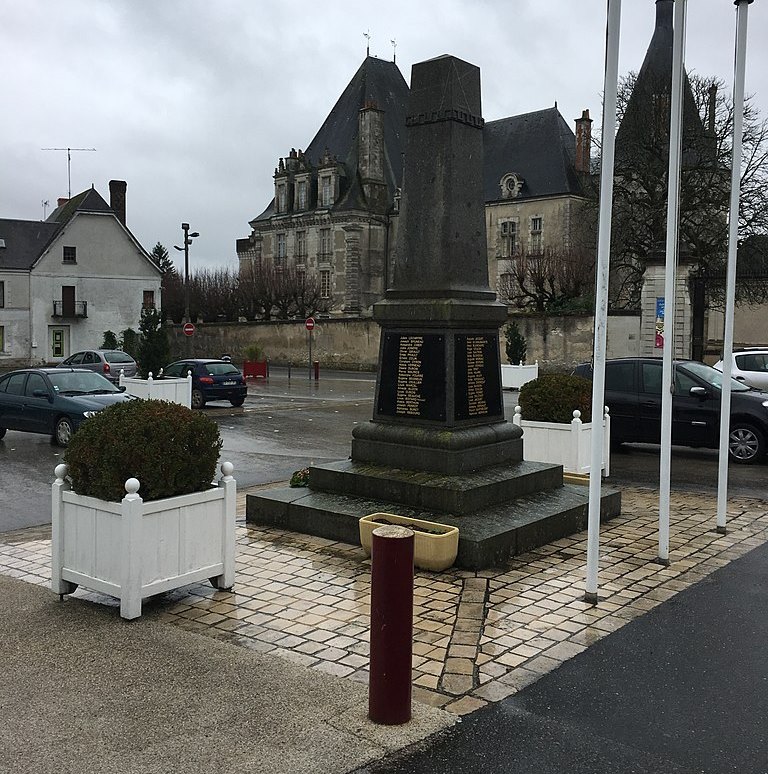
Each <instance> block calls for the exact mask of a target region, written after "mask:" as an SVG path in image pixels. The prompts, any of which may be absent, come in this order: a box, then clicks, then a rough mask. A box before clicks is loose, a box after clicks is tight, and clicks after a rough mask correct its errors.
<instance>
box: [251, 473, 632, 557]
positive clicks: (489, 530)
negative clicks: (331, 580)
mask: <svg viewBox="0 0 768 774" xmlns="http://www.w3.org/2000/svg"><path fill="white" fill-rule="evenodd" d="M588 504H589V492H588V489H587V488H586V487H583V486H578V485H575V484H565V485H564V486H562V487H560V488H558V489H553V490H549V491H546V492H540V493H538V494H535V495H529V496H525V497H520V498H518V499H517V500H515V501H514V502H511V503H508V504H504V505H499V506H497V507H495V508H491V509H489V510H486V511H482V512H476V513H472V514H467V515H463V516H462V515H455V514H445V513H441V514H438V513H435V512H433V511H428V510H425V509H420V508H413V507H410V506H405V505H402V504H399V503H394V502H392V501H389V500H381V499H376V498H365V497H355V496H351V495H342V494H334V493H330V492H316V491H313V490H311V489H307V488H280V489H267V490H264V491H263V492H259V493H258V494H253V495H248V496H247V498H246V522H247V523H249V524H260V525H268V526H275V527H279V528H281V529H285V530H290V531H294V532H303V533H305V534H308V535H316V536H318V537H323V538H327V539H329V540H338V541H341V542H344V543H351V544H357V545H359V544H360V533H359V527H358V521H359V520H360V518H361V517H362V516H366V515H368V514H370V513H396V514H398V515H401V516H411V517H414V518H420V519H427V520H430V521H437V522H440V523H442V524H451V525H454V526H457V527H458V528H459V554H458V557H457V559H456V565H457V566H458V567H461V568H464V569H467V570H482V569H487V568H490V567H503V566H505V565H506V563H507V562H508V560H509V559H510V558H511V557H513V556H516V555H517V554H521V553H524V552H525V551H530V550H531V549H533V548H536V547H537V546H541V545H545V544H546V543H550V542H552V541H553V540H557V539H558V538H561V537H565V536H566V535H571V534H573V533H574V532H578V531H580V530H583V529H585V528H586V525H587V515H588ZM620 511H621V493H620V492H619V491H617V490H611V489H605V488H604V489H603V496H602V501H601V519H602V520H608V519H610V518H613V517H614V516H616V515H618V514H619V513H620Z"/></svg>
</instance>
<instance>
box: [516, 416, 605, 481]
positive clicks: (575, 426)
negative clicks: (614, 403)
mask: <svg viewBox="0 0 768 774" xmlns="http://www.w3.org/2000/svg"><path fill="white" fill-rule="evenodd" d="M513 422H514V423H515V424H516V425H519V426H520V427H522V428H523V459H525V460H529V461H532V462H550V463H553V464H555V465H562V466H563V473H569V474H572V475H579V476H584V475H589V469H590V460H591V457H592V432H593V430H594V428H595V423H594V422H582V421H581V412H580V411H578V410H577V411H574V412H573V419H572V420H571V422H570V423H569V424H558V423H556V422H531V421H528V420H526V419H523V417H522V413H521V410H520V406H515V416H514V419H513ZM602 434H603V466H602V472H603V475H604V476H609V475H610V472H611V471H610V461H611V453H610V452H611V417H610V414H609V413H608V406H606V407H605V414H604V416H603V427H602Z"/></svg>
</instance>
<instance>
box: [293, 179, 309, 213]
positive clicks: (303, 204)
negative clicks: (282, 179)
mask: <svg viewBox="0 0 768 774" xmlns="http://www.w3.org/2000/svg"><path fill="white" fill-rule="evenodd" d="M307 188H308V186H307V181H306V180H299V182H298V183H296V209H297V210H306V209H307V204H308V201H309V199H308V196H307Z"/></svg>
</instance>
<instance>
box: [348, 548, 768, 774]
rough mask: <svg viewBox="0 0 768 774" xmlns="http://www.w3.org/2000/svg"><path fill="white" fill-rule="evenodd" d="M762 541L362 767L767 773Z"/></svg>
mask: <svg viewBox="0 0 768 774" xmlns="http://www.w3.org/2000/svg"><path fill="white" fill-rule="evenodd" d="M766 577H768V545H763V546H761V547H759V548H756V549H755V550H754V551H752V552H750V553H748V554H747V555H746V556H744V557H742V558H740V559H737V560H735V561H733V562H731V563H730V564H728V565H727V566H726V567H724V568H722V569H720V570H718V571H716V572H714V573H712V575H710V576H708V577H707V578H706V579H705V580H703V581H701V582H700V583H697V584H695V585H694V586H692V587H690V588H689V589H687V590H685V591H682V592H680V593H678V594H676V595H675V596H674V597H673V598H672V599H670V600H669V601H667V602H665V603H664V604H662V605H659V606H658V607H657V608H655V609H654V610H652V611H650V612H649V613H646V614H645V615H643V616H641V617H640V618H637V619H635V620H634V621H631V622H630V623H628V624H626V625H625V626H624V627H622V628H621V629H620V630H619V631H617V632H614V633H613V634H611V635H609V636H608V637H606V638H605V639H602V640H600V641H599V642H597V643H596V644H594V645H592V646H591V647H589V648H588V649H587V650H585V651H584V652H583V653H580V654H579V655H577V656H575V657H574V658H572V659H570V660H569V661H566V662H565V663H564V664H563V665H562V666H560V667H559V668H558V669H556V670H554V671H553V672H550V673H549V674H547V675H545V676H544V677H542V678H541V679H540V680H538V681H537V682H535V683H533V684H532V685H530V686H529V687H527V688H525V689H523V690H522V691H520V692H519V693H517V694H515V695H514V696H511V697H510V698H508V699H505V700H504V701H501V702H499V703H498V704H494V705H490V706H488V707H484V708H483V709H481V710H478V711H477V712H475V713H473V714H472V715H470V716H468V717H467V718H465V719H464V720H463V722H462V723H460V724H458V725H456V726H454V727H453V728H452V729H450V730H448V731H447V732H446V734H445V735H443V736H442V737H437V738H434V737H433V739H432V740H430V743H429V744H428V746H427V747H425V748H423V749H421V750H418V751H416V752H413V753H411V754H410V755H407V756H405V757H401V758H399V759H397V760H394V761H392V760H389V761H384V762H381V763H377V764H374V765H372V766H367V767H364V768H362V769H359V771H358V774H395V773H396V772H399V774H410V773H413V774H416V773H417V772H418V774H452V773H453V772H457V774H458V773H460V774H464V772H483V774H512V772H516V773H517V774H563V772H567V773H568V774H726V772H738V774H765V772H766V771H767V770H768V735H766V718H768V690H767V689H768V651H766V648H765V642H766V639H767V638H768V617H767V616H766V615H765V614H764V611H765V610H766V605H768V584H766Z"/></svg>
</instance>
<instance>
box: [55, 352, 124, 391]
mask: <svg viewBox="0 0 768 774" xmlns="http://www.w3.org/2000/svg"><path fill="white" fill-rule="evenodd" d="M59 367H60V368H87V369H88V370H89V371H95V372H96V373H97V374H102V375H103V376H105V377H106V378H107V379H109V381H110V382H113V383H114V384H117V383H118V382H119V381H120V371H124V372H125V375H126V376H136V372H137V370H138V366H137V365H136V361H135V360H134V359H133V358H132V357H131V356H130V355H129V354H128V353H127V352H122V351H121V350H119V349H86V350H83V351H82V352H75V354H74V355H70V356H69V357H68V358H67V359H66V360H64V361H63V362H61V363H59Z"/></svg>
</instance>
